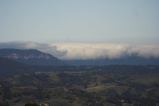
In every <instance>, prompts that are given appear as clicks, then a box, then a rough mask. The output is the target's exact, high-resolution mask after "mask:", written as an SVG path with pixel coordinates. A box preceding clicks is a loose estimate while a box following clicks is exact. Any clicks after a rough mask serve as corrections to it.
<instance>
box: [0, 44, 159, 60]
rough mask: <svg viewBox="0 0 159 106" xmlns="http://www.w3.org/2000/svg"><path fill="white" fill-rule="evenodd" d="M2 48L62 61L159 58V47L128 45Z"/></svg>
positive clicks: (46, 45) (17, 45)
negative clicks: (32, 51) (44, 54)
mask: <svg viewBox="0 0 159 106" xmlns="http://www.w3.org/2000/svg"><path fill="white" fill-rule="evenodd" d="M0 48H19V49H38V50H40V51H43V52H47V53H50V54H52V55H54V56H56V57H58V58H60V59H98V58H100V59H101V58H110V59H112V58H120V57H121V56H125V55H132V54H137V55H138V56H142V57H159V46H158V45H128V44H107V43H53V44H41V43H35V42H25V43H24V42H23V43H20V42H19V43H18V42H11V43H0Z"/></svg>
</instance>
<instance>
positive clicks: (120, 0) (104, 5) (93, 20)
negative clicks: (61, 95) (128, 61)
mask: <svg viewBox="0 0 159 106" xmlns="http://www.w3.org/2000/svg"><path fill="white" fill-rule="evenodd" d="M158 11H159V0H0V42H16V41H20V42H23V41H26V42H28V41H31V42H40V43H63V42H69V43H70V42H78V43H83V42H84V43H126V44H156V45H157V44H158V41H159V12H158Z"/></svg>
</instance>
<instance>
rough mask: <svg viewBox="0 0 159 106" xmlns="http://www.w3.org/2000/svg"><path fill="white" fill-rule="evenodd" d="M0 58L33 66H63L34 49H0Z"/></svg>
mask: <svg viewBox="0 0 159 106" xmlns="http://www.w3.org/2000/svg"><path fill="white" fill-rule="evenodd" d="M0 57H2V58H7V59H12V60H15V61H17V62H19V63H25V64H28V65H35V66H57V65H64V63H63V61H61V60H59V59H58V58H56V57H54V56H52V55H50V54H47V53H43V52H41V51H38V50H35V49H28V50H20V49H0Z"/></svg>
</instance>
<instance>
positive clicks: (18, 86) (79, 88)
mask: <svg viewBox="0 0 159 106" xmlns="http://www.w3.org/2000/svg"><path fill="white" fill-rule="evenodd" d="M33 72H34V73H33ZM33 72H32V73H30V72H23V73H14V74H12V75H10V74H9V75H6V76H4V75H3V76H1V77H0V106H40V105H41V106H158V105H159V66H121V65H119V66H81V67H80V66H79V67H73V66H70V67H55V68H52V70H51V71H45V70H44V71H33Z"/></svg>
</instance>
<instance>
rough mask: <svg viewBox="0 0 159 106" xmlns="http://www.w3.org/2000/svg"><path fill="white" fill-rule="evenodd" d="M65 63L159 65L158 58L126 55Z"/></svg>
mask: <svg viewBox="0 0 159 106" xmlns="http://www.w3.org/2000/svg"><path fill="white" fill-rule="evenodd" d="M65 62H67V63H68V64H71V65H159V58H155V57H147V58H146V57H141V56H138V55H130V56H128V55H127V56H123V57H120V58H116V59H108V58H104V59H92V60H91V59H89V60H65Z"/></svg>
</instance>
